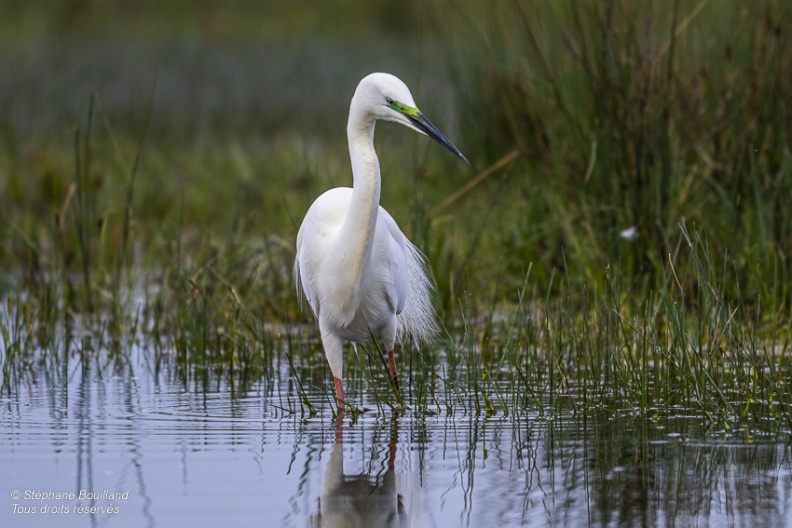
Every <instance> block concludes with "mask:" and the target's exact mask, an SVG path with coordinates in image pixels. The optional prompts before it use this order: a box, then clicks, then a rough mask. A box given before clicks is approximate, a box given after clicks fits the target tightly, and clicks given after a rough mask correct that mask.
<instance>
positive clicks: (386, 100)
mask: <svg viewBox="0 0 792 528" xmlns="http://www.w3.org/2000/svg"><path fill="white" fill-rule="evenodd" d="M385 102H386V103H388V104H389V105H392V104H393V99H391V98H390V97H386V98H385Z"/></svg>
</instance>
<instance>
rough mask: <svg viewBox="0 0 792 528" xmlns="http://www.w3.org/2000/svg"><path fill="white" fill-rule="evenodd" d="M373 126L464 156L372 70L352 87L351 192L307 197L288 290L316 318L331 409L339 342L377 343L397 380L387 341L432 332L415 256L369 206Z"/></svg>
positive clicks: (339, 388)
mask: <svg viewBox="0 0 792 528" xmlns="http://www.w3.org/2000/svg"><path fill="white" fill-rule="evenodd" d="M377 120H386V121H394V122H397V123H401V124H403V125H405V126H408V127H410V128H412V129H414V130H416V131H418V132H421V133H423V134H426V135H428V136H430V137H432V138H433V139H435V140H436V141H438V142H440V143H441V144H442V145H444V146H445V147H446V148H448V149H449V150H450V151H451V152H453V153H454V154H456V155H458V156H459V157H460V158H462V159H465V158H464V156H462V154H461V153H460V152H459V150H458V149H457V148H456V147H454V146H453V145H452V144H451V142H450V141H448V139H446V138H445V136H443V134H442V133H441V132H440V131H439V130H438V129H437V128H436V127H435V126H434V125H432V124H431V123H430V122H429V120H428V119H426V117H424V116H423V114H422V113H421V112H420V111H418V109H417V108H416V106H415V102H414V101H413V97H412V95H411V94H410V91H409V89H408V88H407V86H406V85H405V84H404V83H403V82H402V81H400V80H399V79H398V78H396V77H394V76H393V75H389V74H385V73H373V74H371V75H369V76H367V77H365V78H364V79H363V80H362V81H360V84H359V85H358V87H357V90H356V91H355V95H354V96H353V97H352V102H351V104H350V109H349V121H348V124H347V139H348V141H349V155H350V158H351V162H352V176H353V187H352V188H349V187H338V188H335V189H330V190H329V191H327V192H325V193H323V194H322V195H321V196H319V197H318V198H317V199H316V201H314V203H313V204H312V205H311V207H310V208H309V209H308V212H307V213H306V215H305V219H304V220H303V223H302V226H300V231H299V233H298V234H297V257H296V259H295V261H294V276H295V280H296V282H297V289H298V292H299V291H300V290H302V293H303V294H304V296H305V298H306V299H307V301H308V304H309V305H310V306H311V309H312V310H313V313H314V315H315V316H316V318H317V320H318V321H319V330H320V333H321V336H322V345H323V347H324V350H325V354H326V355H327V360H328V362H329V364H330V369H331V371H332V372H333V377H334V378H335V386H336V398H337V400H338V405H339V409H340V410H343V404H344V397H343V382H342V379H343V365H344V362H343V345H344V343H345V342H353V343H359V342H364V341H367V340H368V339H369V338H370V337H371V336H374V337H379V338H380V339H381V340H382V343H383V346H384V347H385V350H387V351H388V359H389V362H390V369H391V375H392V376H393V377H394V380H395V381H397V380H398V378H397V375H396V364H395V360H394V356H393V349H394V345H395V342H396V341H397V339H398V340H402V339H421V338H425V337H428V336H430V335H431V334H432V333H433V332H434V331H435V330H436V328H437V326H436V323H435V314H434V308H433V306H432V300H431V293H430V292H431V282H430V280H429V278H428V275H427V272H426V267H425V264H426V263H425V259H424V257H423V255H422V254H421V253H420V251H419V250H418V249H417V248H416V247H415V246H414V245H413V244H412V243H411V242H410V241H409V240H408V239H407V237H406V236H404V234H403V233H402V232H401V230H400V229H399V226H398V225H397V224H396V222H395V221H394V220H393V217H391V215H390V214H388V212H387V211H386V210H385V209H383V208H382V207H380V205H379V199H380V168H379V162H378V160H377V154H376V152H375V151H374V125H375V122H376V121H377ZM465 161H467V160H465Z"/></svg>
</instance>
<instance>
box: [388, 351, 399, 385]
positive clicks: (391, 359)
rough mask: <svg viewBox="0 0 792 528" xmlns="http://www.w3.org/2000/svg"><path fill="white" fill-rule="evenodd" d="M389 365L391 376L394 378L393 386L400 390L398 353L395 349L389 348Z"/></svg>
mask: <svg viewBox="0 0 792 528" xmlns="http://www.w3.org/2000/svg"><path fill="white" fill-rule="evenodd" d="M388 365H389V366H390V374H391V378H393V386H394V387H396V390H397V391H398V390H399V376H398V374H397V373H396V355H395V354H394V353H393V350H388Z"/></svg>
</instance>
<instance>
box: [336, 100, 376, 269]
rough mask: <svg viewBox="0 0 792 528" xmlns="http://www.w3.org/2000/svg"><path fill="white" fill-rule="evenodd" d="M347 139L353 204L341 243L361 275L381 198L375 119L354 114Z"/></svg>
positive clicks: (348, 126)
mask: <svg viewBox="0 0 792 528" xmlns="http://www.w3.org/2000/svg"><path fill="white" fill-rule="evenodd" d="M347 139H348V140H349V157H350V160H351V162H352V178H353V185H352V202H351V203H350V204H349V211H348V212H347V216H346V219H345V220H344V224H343V225H342V226H341V233H340V240H341V241H343V242H342V243H343V244H344V246H345V247H347V248H349V252H350V253H351V255H352V256H354V259H353V260H354V261H355V262H354V263H353V266H355V268H356V269H355V271H356V272H357V273H356V274H359V273H362V269H363V268H362V266H363V264H364V263H365V262H367V261H368V259H369V257H370V256H371V248H372V245H373V238H374V229H375V228H376V226H377V213H378V209H379V199H380V169H379V162H378V161H377V153H376V152H375V151H374V119H371V118H370V117H368V116H360V115H359V114H357V113H356V112H354V111H353V112H350V116H349V123H348V124H347ZM358 266H360V267H358Z"/></svg>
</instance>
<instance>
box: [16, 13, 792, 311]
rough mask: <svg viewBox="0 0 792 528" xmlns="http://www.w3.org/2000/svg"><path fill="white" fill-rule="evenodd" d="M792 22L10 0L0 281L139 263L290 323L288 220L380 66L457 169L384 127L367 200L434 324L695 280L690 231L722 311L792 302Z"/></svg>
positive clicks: (68, 280)
mask: <svg viewBox="0 0 792 528" xmlns="http://www.w3.org/2000/svg"><path fill="white" fill-rule="evenodd" d="M789 20H792V4H790V3H789V2H785V1H783V0H765V1H763V2H759V3H753V4H750V5H749V4H745V3H744V2H740V1H738V0H710V1H707V0H674V1H667V2H651V1H641V2H634V1H627V0H606V1H601V2H574V1H571V0H570V1H560V2H559V1H549V0H547V1H540V0H537V1H533V2H528V1H510V2H506V1H497V2H486V3H483V2H473V1H460V2H451V1H442V0H433V1H430V2H406V3H399V4H394V3H393V2H385V1H372V2H353V1H351V0H349V1H340V2H333V3H323V2H309V1H291V2H280V1H271V2H247V1H242V0H236V1H230V2H209V1H197V2H196V1H189V2H188V1H169V2H154V1H139V2H127V1H121V0H116V1H110V0H104V1H99V0H94V1H89V0H71V1H61V2H47V1H35V0H34V1H27V2H12V1H5V2H0V72H2V74H0V268H2V269H3V270H4V275H5V278H4V279H3V281H1V282H2V285H1V286H0V288H4V289H8V288H17V289H18V288H19V287H20V285H25V284H26V285H28V286H30V285H41V284H42V283H46V282H47V281H48V280H49V278H51V277H53V276H58V277H62V282H63V283H65V284H66V287H65V289H66V292H67V294H66V296H65V297H64V298H65V299H67V300H72V301H74V302H77V300H78V299H82V301H81V302H83V303H87V304H89V305H90V304H91V303H90V302H88V301H87V300H90V299H96V298H99V299H101V297H102V295H101V291H103V290H104V289H106V288H110V289H112V286H113V285H114V284H115V285H117V284H118V283H119V282H121V281H122V280H124V279H134V277H136V276H137V277H139V276H142V275H153V276H154V277H156V278H155V282H157V283H158V284H170V285H171V287H172V288H175V289H176V290H179V291H181V292H182V293H181V295H189V293H188V291H189V289H190V287H189V286H187V279H189V280H190V281H192V284H193V285H195V286H196V287H198V288H204V290H202V291H204V293H205V292H206V291H208V290H209V289H211V288H214V289H217V290H218V291H226V290H224V288H225V287H231V288H233V289H234V292H235V295H237V294H238V295H239V297H240V298H241V299H242V300H243V301H244V302H245V303H246V305H247V306H250V307H251V309H252V310H253V312H254V313H255V314H256V316H257V317H261V318H264V319H267V318H270V319H294V318H299V317H304V316H302V315H298V314H299V312H298V310H297V308H296V301H295V296H294V293H293V286H292V284H291V282H290V277H289V274H290V271H291V260H292V259H293V244H294V238H295V236H296V231H297V227H298V226H299V223H300V221H301V219H302V215H303V214H304V212H305V211H306V210H307V208H308V206H309V205H310V203H311V202H312V200H313V199H314V198H315V197H316V196H318V195H319V194H320V193H321V192H322V191H323V190H325V189H326V188H329V187H331V186H339V185H349V184H350V182H351V179H350V171H349V163H348V157H347V150H346V138H345V134H344V130H345V128H344V127H345V121H346V113H347V110H348V102H349V99H350V98H351V95H352V93H353V91H354V88H355V86H356V84H357V82H358V81H359V80H360V78H362V77H363V76H364V75H365V74H367V73H369V72H371V71H389V72H391V73H394V74H396V75H398V76H400V77H401V78H402V79H404V80H405V82H406V83H407V84H408V85H409V86H410V87H411V88H412V90H413V94H414V96H415V98H416V101H417V102H418V104H419V106H420V107H421V109H422V110H423V111H424V112H425V113H426V114H427V116H429V118H430V119H432V121H433V122H435V124H437V125H438V126H439V127H440V128H441V129H442V130H444V131H445V132H446V134H447V135H448V136H449V137H450V138H451V139H452V140H453V141H454V142H455V143H456V144H457V145H458V146H459V147H460V149H461V150H462V152H463V153H465V155H466V156H467V157H468V159H470V160H471V164H470V165H469V166H464V165H460V164H459V163H458V162H457V160H455V159H454V158H453V157H451V156H449V155H447V153H446V152H444V151H443V150H442V149H438V148H436V146H435V145H432V144H430V142H429V141H426V140H425V138H420V137H416V135H414V134H408V133H405V131H403V130H398V129H396V128H397V127H393V126H388V125H387V124H386V125H381V126H380V127H379V128H378V136H377V145H378V149H379V152H380V160H381V164H382V173H383V178H384V181H383V194H382V204H383V206H384V207H386V208H387V209H388V210H389V211H390V212H391V213H392V214H393V216H394V218H395V219H396V220H397V222H399V224H400V225H401V227H402V229H403V230H404V231H405V232H406V233H407V234H408V236H410V237H411V238H412V239H413V240H414V241H416V242H417V244H418V245H419V246H420V247H421V248H423V250H424V251H425V252H426V253H427V255H428V257H429V259H430V261H431V263H432V268H433V272H434V274H435V277H436V279H437V282H438V286H439V297H440V301H441V305H442V306H443V307H444V308H445V309H446V310H447V313H446V316H447V317H450V314H449V312H452V311H454V310H456V309H457V308H458V306H459V304H460V299H462V300H464V303H465V304H466V306H468V307H473V308H472V309H474V310H476V311H485V310H490V309H492V308H493V307H497V306H501V305H505V304H510V303H514V302H516V301H517V299H518V297H517V290H518V289H520V288H522V287H524V286H526V285H527V286H528V287H529V288H531V289H533V290H535V291H538V292H540V295H539V297H541V295H542V294H543V292H546V291H549V292H550V293H551V294H554V293H557V292H558V287H559V285H560V284H566V285H568V286H571V287H570V288H569V289H566V290H565V292H566V294H569V292H570V291H572V292H574V291H582V290H584V289H589V288H593V289H594V290H595V291H601V289H603V288H604V287H605V284H606V281H607V278H608V274H609V273H611V270H613V269H618V270H620V273H621V274H622V275H621V276H620V280H621V281H623V282H624V283H625V284H626V287H625V292H626V293H627V294H629V295H632V296H633V297H634V299H636V302H638V303H640V302H641V299H646V298H647V296H648V295H649V293H650V292H652V291H655V290H657V289H658V288H659V284H660V283H661V282H662V281H663V280H664V278H667V277H668V273H669V266H675V268H674V269H673V271H674V272H675V273H676V272H678V273H679V275H681V276H679V277H677V279H678V283H679V287H680V288H682V289H683V290H687V291H690V292H695V291H696V288H697V287H698V285H697V280H698V279H697V278H696V277H695V276H686V275H685V273H684V269H685V258H686V257H685V255H686V248H687V247H688V240H687V239H686V237H685V235H684V231H683V230H681V229H680V227H679V226H680V224H682V225H685V226H687V229H688V230H689V231H691V232H695V233H697V234H698V235H700V237H701V240H702V241H703V246H704V247H705V248H706V255H707V258H708V259H710V261H709V265H710V269H712V270H716V275H717V276H718V277H719V283H720V285H721V287H723V288H724V295H726V296H727V297H728V296H729V295H731V296H734V297H737V296H739V298H740V299H741V302H743V301H744V302H747V303H750V304H751V305H752V306H756V307H757V308H759V307H761V308H759V309H760V310H769V311H772V312H774V313H788V309H789V306H790V300H791V295H790V290H789V284H790V279H792V275H791V273H792V264H790V254H792V221H791V220H790V215H789V214H788V209H789V206H790V203H792V201H790V200H791V197H792V194H791V192H792V174H790V172H791V171H792V156H791V154H790V129H791V128H792V86H790V84H791V83H792V76H790V75H789V72H790V71H792V47H790V31H789V29H788V27H787V25H788V24H786V22H788V21H789ZM630 232H632V233H635V235H636V236H629V235H630ZM529 268H530V269H531V275H530V277H529V278H528V281H529V282H528V283H526V273H527V271H528V269H529ZM206 270H211V273H209V272H207V271H206ZM174 284H175V285H178V286H173V285H174ZM81 290H85V291H86V293H85V294H84V295H83V294H80V293H79V292H80V291H81ZM69 292H70V293H69ZM152 309H154V308H152ZM160 309H162V308H160Z"/></svg>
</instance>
